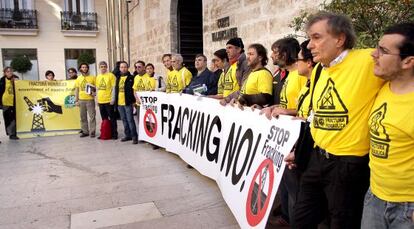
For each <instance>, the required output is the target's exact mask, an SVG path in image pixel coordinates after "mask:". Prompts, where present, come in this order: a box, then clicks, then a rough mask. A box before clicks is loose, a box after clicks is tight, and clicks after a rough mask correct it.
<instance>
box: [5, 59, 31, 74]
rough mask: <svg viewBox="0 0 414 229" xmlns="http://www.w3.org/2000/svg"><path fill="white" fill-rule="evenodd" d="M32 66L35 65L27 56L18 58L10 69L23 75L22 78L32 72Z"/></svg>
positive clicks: (13, 60)
mask: <svg viewBox="0 0 414 229" xmlns="http://www.w3.org/2000/svg"><path fill="white" fill-rule="evenodd" d="M32 66H33V64H32V62H30V59H29V58H28V57H27V56H16V57H15V58H13V59H12V61H11V63H10V67H11V68H13V70H15V71H16V72H18V73H21V74H22V78H23V74H24V73H26V72H28V71H30V70H32Z"/></svg>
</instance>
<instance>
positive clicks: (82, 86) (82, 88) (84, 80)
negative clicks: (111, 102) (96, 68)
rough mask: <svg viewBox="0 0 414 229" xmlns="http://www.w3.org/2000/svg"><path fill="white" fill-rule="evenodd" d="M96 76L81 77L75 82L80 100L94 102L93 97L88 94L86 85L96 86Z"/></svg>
mask: <svg viewBox="0 0 414 229" xmlns="http://www.w3.org/2000/svg"><path fill="white" fill-rule="evenodd" d="M95 80H96V78H95V76H90V75H88V76H83V75H80V76H78V78H77V79H76V81H75V87H76V88H78V90H79V100H93V96H92V95H89V94H87V93H86V84H88V83H89V84H92V85H96V84H95V82H96V81H95Z"/></svg>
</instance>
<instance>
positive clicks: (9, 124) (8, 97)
mask: <svg viewBox="0 0 414 229" xmlns="http://www.w3.org/2000/svg"><path fill="white" fill-rule="evenodd" d="M18 79H19V77H17V76H16V75H14V74H13V69H12V68H11V67H5V68H4V69H3V77H1V79H0V98H1V99H0V107H1V108H2V109H3V119H4V127H5V128H6V134H7V135H8V136H9V139H11V140H18V139H19V138H18V137H17V135H16V106H15V104H16V99H15V88H14V81H16V80H18Z"/></svg>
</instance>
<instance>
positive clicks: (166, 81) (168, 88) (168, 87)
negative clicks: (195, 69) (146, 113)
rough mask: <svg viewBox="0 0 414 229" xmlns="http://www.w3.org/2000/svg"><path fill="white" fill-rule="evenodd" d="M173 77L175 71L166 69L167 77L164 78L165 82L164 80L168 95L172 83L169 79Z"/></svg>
mask: <svg viewBox="0 0 414 229" xmlns="http://www.w3.org/2000/svg"><path fill="white" fill-rule="evenodd" d="M174 75H175V70H170V69H167V77H166V78H165V79H166V80H165V84H166V85H165V91H166V92H167V93H169V92H171V84H170V83H171V82H172V81H170V79H172V78H173V77H174Z"/></svg>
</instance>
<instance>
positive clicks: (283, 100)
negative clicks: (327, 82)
mask: <svg viewBox="0 0 414 229" xmlns="http://www.w3.org/2000/svg"><path fill="white" fill-rule="evenodd" d="M306 81H307V79H306V77H304V76H301V75H299V73H298V70H295V71H291V72H289V74H288V76H287V78H286V80H285V82H284V84H283V86H282V90H281V91H280V106H281V107H282V108H285V109H290V110H296V108H297V107H298V99H299V93H300V91H301V90H302V88H303V87H304V86H305V84H306Z"/></svg>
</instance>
